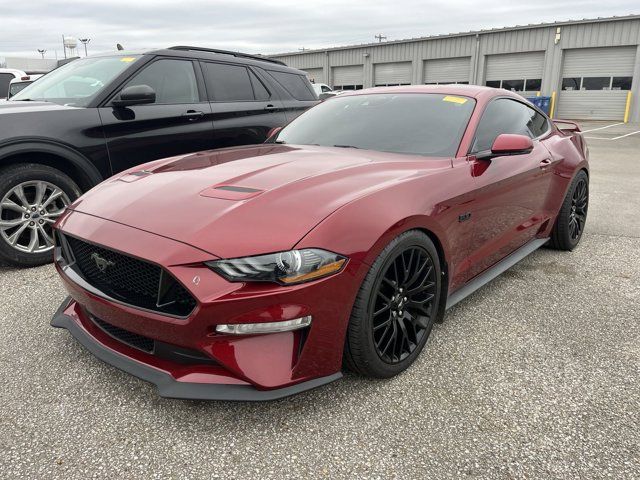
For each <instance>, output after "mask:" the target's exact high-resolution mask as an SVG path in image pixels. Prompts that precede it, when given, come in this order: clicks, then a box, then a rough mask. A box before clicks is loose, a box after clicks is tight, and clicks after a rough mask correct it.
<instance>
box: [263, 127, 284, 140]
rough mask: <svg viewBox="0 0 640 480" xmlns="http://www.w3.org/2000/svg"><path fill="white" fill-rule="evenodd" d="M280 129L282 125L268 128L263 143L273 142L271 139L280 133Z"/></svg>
mask: <svg viewBox="0 0 640 480" xmlns="http://www.w3.org/2000/svg"><path fill="white" fill-rule="evenodd" d="M280 130H282V127H274V128H272V129H271V130H269V133H268V134H267V139H266V140H265V143H273V142H272V140H275V138H276V136H277V135H278V134H279V133H280Z"/></svg>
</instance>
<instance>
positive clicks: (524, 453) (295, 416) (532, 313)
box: [0, 122, 640, 479]
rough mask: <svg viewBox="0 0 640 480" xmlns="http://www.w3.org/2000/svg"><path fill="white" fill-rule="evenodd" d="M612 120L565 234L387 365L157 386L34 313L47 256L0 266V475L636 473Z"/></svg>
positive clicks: (637, 250) (632, 315)
mask: <svg viewBox="0 0 640 480" xmlns="http://www.w3.org/2000/svg"><path fill="white" fill-rule="evenodd" d="M613 123H615V122H599V123H596V122H591V123H585V124H583V128H584V130H591V129H593V130H591V131H588V132H586V133H585V136H587V137H588V142H589V145H590V149H591V168H592V172H591V201H590V211H589V217H588V221H587V228H586V231H585V235H584V237H583V239H582V242H581V244H580V246H579V247H578V248H577V249H576V250H575V251H574V252H572V253H566V252H556V251H552V250H547V249H542V250H539V251H538V252H536V253H534V254H533V255H531V256H530V257H528V258H527V259H525V260H524V261H523V262H521V263H520V264H518V265H517V266H516V267H514V268H512V269H511V270H509V271H508V272H507V273H505V274H504V275H503V276H501V277H500V278H498V279H496V280H495V281H494V282H492V283H491V284H489V285H488V286H486V287H485V288H483V289H482V290H480V291H478V292H477V293H475V294H474V295H472V296H471V297H469V298H468V299H466V300H465V301H463V302H461V303H460V304H458V305H457V306H456V307H454V308H453V309H452V310H450V311H449V313H448V314H447V317H446V320H445V323H444V324H442V325H438V326H437V327H436V328H435V330H434V332H433V334H432V336H431V338H430V339H429V342H428V343H427V346H426V348H425V350H424V352H423V354H422V356H421V358H420V359H419V360H418V361H417V363H416V364H415V366H413V367H412V368H411V369H410V370H409V371H407V372H406V373H404V374H403V375H401V376H399V377H397V378H395V379H392V380H388V381H371V380H365V379H362V378H358V377H356V376H352V375H347V376H346V377H345V378H344V379H342V380H340V381H338V382H335V383H333V384H331V385H328V386H326V387H323V388H320V389H317V390H314V391H311V392H307V393H304V394H301V395H298V396H296V397H292V398H288V399H284V400H280V401H276V402H272V403H264V404H235V403H234V404H232V403H219V402H217V403H216V402H195V401H178V400H169V399H162V398H159V397H158V396H157V395H156V393H155V390H154V388H153V387H152V386H151V385H150V384H147V383H145V382H143V381H140V380H138V379H136V378H134V377H132V376H130V375H128V374H125V373H122V372H120V371H119V370H117V369H115V368H113V367H111V366H108V365H106V364H103V363H102V362H100V361H99V360H97V359H95V358H94V357H93V356H92V355H91V354H89V353H88V352H87V351H85V350H84V349H83V348H82V347H80V346H79V345H78V344H77V343H76V341H75V340H73V339H72V338H71V336H70V335H69V334H68V333H67V332H66V331H63V330H55V329H53V328H51V327H50V326H49V319H50V317H51V315H52V314H53V312H54V311H55V309H56V308H57V306H58V305H59V303H60V301H61V300H62V299H63V298H64V296H65V293H64V291H63V289H62V286H61V285H60V283H59V281H58V279H57V276H56V274H55V272H54V269H53V268H52V267H50V266H46V267H41V268H37V269H30V270H15V269H12V268H8V267H0V292H2V293H1V295H2V297H1V299H2V302H1V304H0V379H1V382H2V389H1V390H0V397H1V398H0V448H1V452H2V453H1V454H0V478H6V479H13V478H38V479H40V478H43V479H44V478H46V479H53V478H65V479H71V478H83V479H84V478H126V479H128V478H163V479H164V478H315V477H320V478H325V477H326V478H365V477H366V478H438V479H441V478H460V477H489V478H605V477H611V478H634V477H635V478H637V476H638V472H639V471H640V413H639V412H640V389H639V387H638V385H639V374H640V323H639V322H638V320H639V319H640V215H638V208H639V207H640V158H639V152H640V133H637V134H631V135H627V134H629V133H632V132H634V131H640V126H638V125H613V126H608V125H611V124H613ZM601 127H606V128H601Z"/></svg>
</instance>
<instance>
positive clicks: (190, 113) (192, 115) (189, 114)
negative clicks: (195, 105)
mask: <svg viewBox="0 0 640 480" xmlns="http://www.w3.org/2000/svg"><path fill="white" fill-rule="evenodd" d="M182 116H183V117H184V118H186V119H187V120H189V121H190V122H193V121H195V120H198V119H199V118H202V117H204V112H200V111H197V110H187V111H186V113H183V114H182Z"/></svg>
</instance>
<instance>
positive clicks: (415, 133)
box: [276, 93, 475, 157]
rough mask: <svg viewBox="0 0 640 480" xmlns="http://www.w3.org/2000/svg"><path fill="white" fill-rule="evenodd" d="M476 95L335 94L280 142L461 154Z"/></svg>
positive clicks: (288, 129) (293, 124)
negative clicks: (459, 149) (459, 148)
mask: <svg viewBox="0 0 640 480" xmlns="http://www.w3.org/2000/svg"><path fill="white" fill-rule="evenodd" d="M474 106H475V100H473V99H472V98H468V97H461V96H453V95H439V94H424V93H422V94H410V93H401V94H368V95H345V96H337V97H333V98H331V99H329V100H327V101H325V102H323V103H321V104H319V105H317V106H315V107H313V108H312V109H310V110H308V111H307V112H305V113H303V114H302V115H300V116H299V117H298V118H296V119H295V120H294V121H293V122H291V123H290V124H289V125H287V126H286V127H285V128H284V129H283V130H282V131H281V132H280V134H279V135H278V137H277V140H276V141H277V142H282V143H292V144H298V145H321V146H327V147H344V148H349V147H350V148H362V149H366V150H377V151H380V152H392V153H407V154H414V155H425V156H434V157H451V156H455V154H456V152H457V150H458V146H459V145H460V140H461V139H462V135H463V133H464V131H465V129H466V128H467V124H468V122H469V118H470V117H471V113H472V112H473V109H474Z"/></svg>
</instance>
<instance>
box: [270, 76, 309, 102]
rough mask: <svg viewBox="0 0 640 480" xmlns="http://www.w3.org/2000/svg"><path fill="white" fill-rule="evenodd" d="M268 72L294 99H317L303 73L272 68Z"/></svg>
mask: <svg viewBox="0 0 640 480" xmlns="http://www.w3.org/2000/svg"><path fill="white" fill-rule="evenodd" d="M269 74H270V75H271V76H272V77H273V78H275V79H276V81H277V82H278V83H279V84H280V85H282V87H283V88H284V89H285V90H286V91H287V92H289V94H290V95H291V96H292V97H293V98H295V99H296V100H317V99H316V96H315V94H314V93H313V90H312V89H311V88H310V85H311V84H310V83H309V80H307V77H305V76H304V75H296V74H295V73H285V72H276V71H274V70H269Z"/></svg>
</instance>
